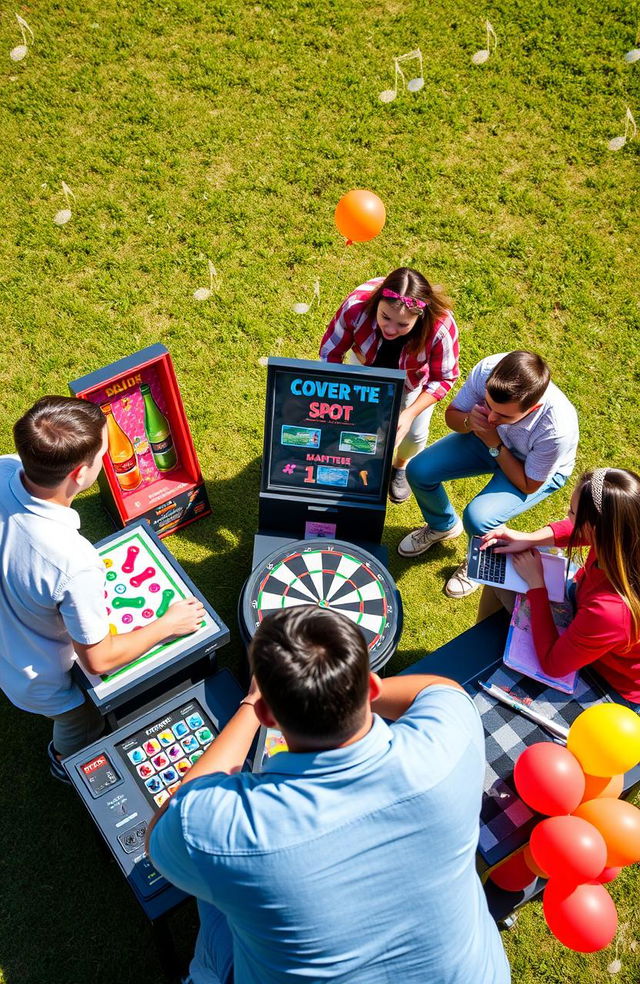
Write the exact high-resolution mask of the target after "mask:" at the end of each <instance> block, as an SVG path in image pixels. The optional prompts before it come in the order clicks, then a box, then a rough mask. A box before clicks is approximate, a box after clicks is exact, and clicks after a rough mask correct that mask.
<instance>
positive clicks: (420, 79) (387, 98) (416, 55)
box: [378, 48, 424, 103]
mask: <svg viewBox="0 0 640 984" xmlns="http://www.w3.org/2000/svg"><path fill="white" fill-rule="evenodd" d="M410 61H417V62H418V72H419V74H418V75H416V76H415V77H414V78H412V79H409V81H407V76H406V75H405V74H404V72H403V71H402V69H401V67H400V64H401V63H402V64H403V65H404V64H406V63H407V62H410ZM393 66H394V77H393V89H384V91H383V92H381V93H380V95H379V96H378V99H379V100H380V102H382V103H390V102H393V100H394V99H395V98H396V96H397V95H398V78H400V79H402V81H403V83H404V85H405V86H406V87H407V89H408V90H409V92H420V89H422V87H423V85H424V75H423V65H422V52H421V51H420V48H416V49H415V51H408V52H407V54H406V55H398V56H397V57H395V58H394V59H393Z"/></svg>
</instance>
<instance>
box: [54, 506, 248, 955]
mask: <svg viewBox="0 0 640 984" xmlns="http://www.w3.org/2000/svg"><path fill="white" fill-rule="evenodd" d="M96 548H97V550H98V553H99V554H100V556H101V558H102V560H103V563H104V566H105V577H106V591H105V603H106V605H107V613H108V618H109V630H110V631H111V632H113V633H117V632H122V631H129V630H132V631H135V629H136V628H138V627H141V626H142V625H144V624H147V623H148V622H149V621H151V620H152V619H154V618H159V617H160V616H162V615H163V614H164V612H165V611H166V610H167V608H168V606H169V605H170V604H171V603H172V602H173V601H174V600H177V599H181V598H189V597H196V598H198V599H199V600H200V601H201V602H202V604H203V605H204V608H205V615H204V618H203V621H202V623H201V625H200V626H199V628H198V629H197V630H196V632H194V633H193V634H191V635H189V636H183V637H180V638H176V639H172V640H170V641H168V642H164V643H162V644H160V645H157V646H155V647H154V648H153V649H151V650H150V651H149V652H147V653H145V654H144V655H143V656H141V657H139V658H138V659H136V660H134V661H133V662H132V663H129V664H128V665H127V666H125V667H122V668H121V669H119V670H115V671H114V672H113V673H109V674H105V675H103V676H96V675H91V674H87V673H86V672H85V671H84V670H83V669H82V667H80V666H79V664H77V663H76V664H75V667H74V674H75V676H76V679H77V681H78V683H79V684H80V686H81V687H83V689H84V690H85V691H86V693H87V695H88V697H89V699H90V700H91V701H93V703H94V704H95V705H96V707H97V708H98V709H99V710H100V712H101V713H102V714H103V715H105V716H106V718H107V722H108V724H109V726H110V728H111V733H108V734H105V735H104V736H103V737H102V738H100V739H98V740H97V741H95V742H93V743H92V744H91V745H89V746H87V747H86V748H84V749H82V751H80V752H77V753H76V754H74V755H71V756H69V757H68V758H66V759H65V760H64V763H63V764H64V767H65V769H66V771H67V774H68V775H69V778H70V780H71V783H72V785H73V786H74V788H75V789H76V791H77V793H78V794H79V796H80V798H81V800H82V802H83V803H84V805H85V807H86V808H87V810H88V811H89V814H90V816H91V818H92V820H93V821H94V823H95V825H96V826H97V828H98V830H99V832H100V834H101V836H102V838H103V840H104V841H105V842H106V845H107V847H108V849H109V851H110V853H111V854H112V856H113V857H114V858H115V860H116V862H117V864H118V866H119V868H120V870H121V871H122V873H123V875H124V877H125V879H126V880H127V882H128V884H129V886H130V888H131V890H132V891H133V894H134V896H135V898H136V899H137V901H138V902H139V904H140V905H141V907H142V909H143V911H144V912H145V914H146V915H147V917H148V918H149V919H150V920H151V921H152V925H153V927H154V931H155V936H156V942H157V943H158V948H159V950H160V952H161V959H163V960H164V964H165V966H166V967H168V966H169V965H170V963H171V959H172V956H171V954H172V950H171V946H170V934H168V931H167V927H166V926H165V925H164V924H163V923H161V922H158V921H159V920H162V917H164V916H165V915H166V914H167V913H168V912H170V911H171V910H172V909H173V908H175V906H176V905H178V904H179V903H181V902H182V901H183V900H184V899H185V898H186V897H187V896H186V895H185V894H184V893H183V892H181V891H180V890H179V889H177V888H175V887H174V886H173V885H171V884H169V882H167V881H166V880H165V879H164V878H163V877H162V875H160V874H159V872H157V871H156V870H155V869H154V867H153V865H152V864H151V862H150V860H149V858H148V857H147V856H146V854H145V850H144V838H145V833H146V829H147V826H148V823H149V821H150V819H151V817H152V815H153V813H154V812H155V811H156V810H157V809H159V808H160V806H162V804H163V803H164V802H165V801H166V800H167V799H168V798H169V796H170V795H171V793H172V792H174V790H175V789H176V788H177V786H178V784H179V783H180V781H181V779H182V778H183V776H184V775H185V774H186V773H187V772H188V771H189V769H190V767H191V765H193V764H194V762H196V761H197V760H198V758H199V757H200V756H201V755H202V753H203V752H204V751H205V749H206V748H208V746H209V745H210V744H211V742H212V741H213V740H214V739H215V737H216V735H217V734H218V732H219V731H220V730H221V729H222V728H223V727H224V725H225V724H226V723H227V721H228V720H229V719H230V718H231V716H232V715H233V713H234V712H235V710H236V708H237V706H238V704H239V702H240V700H241V699H242V697H243V696H244V691H243V690H242V689H241V688H240V686H239V684H238V683H237V681H236V680H235V678H234V677H233V676H232V674H231V673H230V672H229V671H228V670H221V671H219V672H215V658H216V652H217V650H218V649H219V648H220V647H221V646H223V645H225V644H226V643H227V642H228V641H229V630H228V628H227V626H226V625H225V624H224V622H223V621H222V620H221V618H220V616H219V615H218V614H217V613H216V612H215V610H214V609H213V608H212V607H211V605H210V604H209V603H208V602H207V601H206V599H205V598H204V597H203V595H202V594H201V593H200V591H198V589H197V588H196V586H195V585H194V584H193V582H192V581H191V580H190V579H189V577H188V576H187V574H186V573H185V571H184V570H183V569H182V568H181V566H180V565H179V564H178V562H177V561H176V560H175V558H174V557H173V556H172V554H171V553H170V552H169V550H168V549H167V548H166V547H165V546H164V544H163V543H162V541H161V540H160V539H159V537H158V535H157V534H156V533H154V531H153V529H152V528H151V527H150V526H149V525H148V524H147V523H146V522H143V521H138V522H137V523H133V524H132V525H130V526H127V527H126V528H125V529H124V530H122V531H120V532H118V533H114V534H113V535H112V536H109V537H107V538H106V539H104V540H102V541H100V542H99V543H97V544H96Z"/></svg>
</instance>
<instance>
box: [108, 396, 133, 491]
mask: <svg viewBox="0 0 640 984" xmlns="http://www.w3.org/2000/svg"><path fill="white" fill-rule="evenodd" d="M100 409H101V410H102V412H103V414H104V415H105V417H106V418H107V436H108V438H109V457H110V458H111V464H112V465H113V470H114V472H115V473H116V478H117V479H118V482H119V484H120V488H121V489H123V490H124V491H125V492H131V491H132V490H133V489H137V487H138V486H139V485H140V482H141V481H142V476H141V475H140V466H139V465H138V459H137V458H136V453H135V451H134V449H133V444H132V443H131V441H130V440H129V437H128V436H127V434H126V433H125V432H124V431H123V429H122V427H121V426H120V424H119V423H118V421H117V420H116V418H115V417H114V416H113V411H112V409H111V404H110V403H104V404H103V405H102V406H101V407H100Z"/></svg>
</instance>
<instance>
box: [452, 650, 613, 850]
mask: <svg viewBox="0 0 640 984" xmlns="http://www.w3.org/2000/svg"><path fill="white" fill-rule="evenodd" d="M483 683H493V684H495V685H496V686H497V687H501V688H502V689H503V690H508V691H509V693H510V694H512V695H513V696H514V697H517V698H519V699H520V700H524V701H526V703H527V704H529V705H530V706H531V707H532V708H533V709H535V710H536V711H539V713H540V714H544V716H545V717H547V718H550V719H551V720H552V721H555V722H556V723H557V724H560V725H562V726H563V727H566V728H568V727H570V726H571V724H572V723H573V722H574V721H575V719H576V718H577V717H578V715H579V714H581V713H582V711H584V710H585V708H587V707H591V705H592V704H600V703H602V702H603V701H607V700H610V698H609V697H607V696H605V695H604V694H603V692H602V691H601V690H598V689H596V687H595V685H593V684H592V683H591V681H590V680H589V679H588V678H586V677H583V676H582V675H579V676H578V679H577V684H576V690H575V693H574V694H572V695H571V696H568V695H567V694H563V693H560V691H558V690H554V689H553V688H551V687H547V686H545V685H544V684H543V683H538V682H537V681H536V680H532V679H531V678H530V677H526V676H524V675H523V674H521V673H518V672H517V670H510V669H508V667H506V666H500V667H499V668H498V669H497V670H496V671H495V672H494V673H493V675H492V676H491V678H490V679H489V680H486V681H484V680H483ZM468 689H469V691H470V693H471V694H472V696H473V700H474V703H475V705H476V707H477V708H478V710H479V711H480V716H481V718H482V724H483V726H484V731H485V748H486V756H487V771H486V775H485V783H484V796H483V799H482V810H481V813H480V843H479V846H480V849H481V850H482V851H490V850H491V849H492V848H494V847H496V845H497V844H500V843H501V842H502V841H504V840H506V839H507V837H511V836H512V835H516V834H517V837H516V840H518V841H519V843H515V844H514V843H511V845H510V846H511V849H512V850H515V849H516V848H517V847H519V846H521V845H522V844H526V842H527V841H528V840H529V835H530V832H531V830H532V828H533V826H534V825H535V822H536V819H537V814H534V813H533V811H532V810H530V809H529V807H528V806H527V805H526V804H525V803H523V802H522V800H521V799H520V797H519V796H518V794H517V793H516V791H515V786H514V784H513V767H514V765H515V763H516V761H517V759H518V756H519V755H520V753H521V752H523V751H524V749H525V748H527V747H528V746H529V745H535V744H536V743H537V742H540V741H553V738H552V736H551V735H550V734H549V733H548V732H547V731H545V730H544V729H543V728H541V727H540V725H538V724H536V723H535V722H534V721H529V720H528V718H525V717H524V716H523V715H522V714H518V713H517V712H516V711H512V710H511V708H509V707H506V706H505V705H504V704H500V703H499V702H498V701H497V700H495V698H493V697H491V696H490V695H489V694H486V693H485V692H484V691H483V690H480V689H474V688H473V687H469V688H468Z"/></svg>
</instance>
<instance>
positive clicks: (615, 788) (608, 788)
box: [580, 772, 624, 803]
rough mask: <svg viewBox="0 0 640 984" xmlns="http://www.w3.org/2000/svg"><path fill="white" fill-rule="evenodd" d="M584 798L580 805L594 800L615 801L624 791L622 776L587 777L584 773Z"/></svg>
mask: <svg viewBox="0 0 640 984" xmlns="http://www.w3.org/2000/svg"><path fill="white" fill-rule="evenodd" d="M584 778H585V787H584V796H583V797H582V799H581V800H580V802H581V803H587V802H588V801H589V800H594V799H605V798H608V799H617V798H618V796H619V795H620V793H621V792H622V790H623V789H624V775H621V776H612V777H611V778H610V779H608V778H607V777H606V776H588V775H587V773H586V772H585V774H584Z"/></svg>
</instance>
